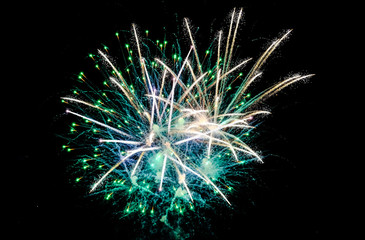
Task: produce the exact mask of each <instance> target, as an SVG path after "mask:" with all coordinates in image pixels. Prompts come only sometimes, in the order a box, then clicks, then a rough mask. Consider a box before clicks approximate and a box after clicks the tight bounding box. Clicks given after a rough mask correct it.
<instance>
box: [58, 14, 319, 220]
mask: <svg viewBox="0 0 365 240" xmlns="http://www.w3.org/2000/svg"><path fill="white" fill-rule="evenodd" d="M241 18H242V9H240V10H238V11H237V10H236V9H234V10H233V12H232V15H231V18H230V25H229V29H228V32H227V33H224V32H223V31H219V32H218V34H217V35H216V38H215V39H214V42H213V43H212V44H211V47H210V48H209V49H208V50H206V51H205V52H204V54H203V55H201V54H199V52H200V51H199V50H198V49H197V47H196V43H195V40H194V35H193V33H192V31H191V26H190V22H189V21H188V20H187V19H184V27H185V30H186V37H187V39H188V40H189V42H190V46H188V47H187V48H186V52H184V51H183V49H182V48H181V47H180V44H179V41H178V39H176V40H175V43H173V44H172V46H171V47H169V44H168V43H167V41H162V42H159V41H158V42H153V43H148V41H143V40H142V39H143V37H141V35H140V33H139V31H138V30H137V29H136V26H135V25H132V30H131V34H132V36H133V44H131V45H129V44H125V48H126V50H127V53H128V57H127V59H126V62H127V64H126V65H125V66H124V67H120V66H118V65H117V64H116V61H115V60H113V59H112V58H111V57H110V56H109V50H108V48H107V47H104V49H103V50H98V52H97V54H95V55H94V54H90V58H92V60H93V61H95V67H96V68H97V69H98V70H100V71H101V72H102V74H103V76H104V80H103V82H102V83H103V90H101V88H100V87H98V84H93V83H92V82H91V81H90V80H89V79H88V78H87V76H86V74H84V73H83V72H81V73H80V74H79V76H78V80H79V81H80V82H81V83H82V85H83V87H82V88H77V89H75V90H74V91H73V94H72V95H70V96H67V97H62V102H64V103H65V104H67V110H66V112H67V113H68V114H69V115H73V116H74V117H75V119H77V120H75V121H76V122H74V123H72V126H71V130H70V136H69V137H68V142H67V144H65V145H64V146H63V149H64V150H65V151H68V152H71V151H73V150H75V151H73V152H75V156H76V158H77V163H76V168H75V169H76V170H74V173H75V174H76V175H77V177H76V180H75V181H76V182H78V183H82V182H83V183H85V184H89V189H90V190H89V191H90V194H98V195H100V196H103V197H104V198H105V199H106V200H113V201H114V202H116V203H118V204H119V205H121V204H123V206H124V209H123V210H122V211H120V212H121V215H122V216H126V215H129V214H131V213H138V214H142V215H144V216H147V215H148V216H152V217H153V218H154V219H157V220H156V221H159V222H163V223H165V224H166V225H167V226H172V225H173V224H172V223H171V222H172V220H170V219H176V218H178V217H176V216H180V215H181V216H182V215H185V214H187V213H188V212H196V211H197V209H198V208H205V207H209V206H211V205H212V204H213V203H220V204H225V205H227V206H230V205H231V202H230V197H229V196H230V194H232V190H233V189H234V188H235V184H236V183H235V182H234V180H233V179H231V178H230V176H234V175H240V174H241V173H242V172H243V171H244V165H245V164H247V163H249V162H258V163H262V162H263V160H262V157H261V156H260V154H259V152H257V151H255V150H254V148H253V147H252V146H251V144H250V141H249V134H250V132H251V131H252V130H253V129H254V128H255V123H257V121H256V119H257V118H258V117H260V116H263V115H267V114H270V112H269V111H267V110H263V109H259V107H258V104H257V103H259V102H261V101H262V100H263V99H266V98H268V97H270V96H272V95H273V94H275V93H277V92H278V91H280V90H282V89H283V88H285V87H287V86H289V85H291V84H293V83H296V82H298V81H300V80H304V79H307V78H309V77H311V76H312V75H300V74H297V75H291V76H290V77H288V78H286V79H284V80H282V81H280V82H278V83H276V84H275V85H273V86H271V87H269V88H267V89H266V90H264V91H262V92H260V93H258V94H257V95H255V96H251V94H250V93H249V92H248V90H249V89H250V87H251V85H252V83H254V82H255V81H256V80H258V79H259V78H260V77H261V75H262V72H261V68H262V66H263V64H264V63H265V61H266V60H267V59H268V57H269V56H270V55H271V54H272V53H273V51H274V50H275V49H276V48H277V47H278V46H279V44H280V43H281V42H282V41H283V40H284V39H286V38H287V37H288V35H289V34H290V32H291V30H289V31H286V32H285V33H284V34H283V35H282V36H280V37H279V38H278V39H276V40H274V41H273V42H272V43H271V45H270V46H269V47H268V48H267V49H266V51H264V53H263V54H262V55H261V56H260V57H259V58H258V59H257V60H256V61H253V59H251V58H249V59H244V60H242V61H236V60H235V59H234V52H235V47H236V44H235V43H236V36H237V31H238V27H239V24H240V21H241ZM116 35H117V38H118V41H119V40H120V39H119V34H116ZM146 35H148V31H146ZM147 39H148V38H147ZM149 45H153V46H152V47H153V48H156V49H157V50H158V54H157V55H156V56H153V57H151V48H150V47H148V46H149ZM247 65H251V66H252V67H251V69H250V70H249V71H248V73H247V74H246V75H244V74H242V73H240V70H242V69H243V68H244V67H246V66H247Z"/></svg>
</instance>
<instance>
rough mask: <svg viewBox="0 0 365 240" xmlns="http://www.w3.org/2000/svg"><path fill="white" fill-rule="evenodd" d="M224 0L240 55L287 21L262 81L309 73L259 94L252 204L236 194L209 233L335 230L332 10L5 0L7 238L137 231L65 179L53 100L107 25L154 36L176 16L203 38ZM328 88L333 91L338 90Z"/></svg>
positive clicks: (109, 37) (217, 20)
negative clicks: (263, 113) (263, 110)
mask: <svg viewBox="0 0 365 240" xmlns="http://www.w3.org/2000/svg"><path fill="white" fill-rule="evenodd" d="M233 7H243V8H244V13H245V15H244V23H243V24H242V26H241V33H240V37H239V38H238V40H237V42H239V41H242V43H247V45H248V46H252V48H246V49H245V48H243V49H245V50H246V51H247V56H251V57H256V58H257V57H258V54H259V53H261V52H262V51H263V50H264V46H267V44H268V43H269V42H270V40H271V39H274V38H276V37H277V36H278V35H279V34H280V33H282V32H283V30H286V29H291V28H293V29H294V31H293V33H292V35H291V37H290V39H289V40H288V41H286V42H285V43H284V44H283V45H282V46H281V47H280V48H279V50H278V53H277V54H274V57H273V58H272V59H271V61H270V60H269V61H268V64H266V66H267V67H265V71H266V70H267V71H268V72H269V73H268V75H265V77H264V78H266V77H277V78H276V79H279V77H284V76H287V75H288V74H289V73H295V72H301V73H315V74H316V76H315V77H313V78H312V79H311V80H310V81H308V82H307V83H305V84H298V85H297V86H296V87H294V88H292V89H291V90H289V91H287V90H286V91H285V92H284V94H283V95H282V96H279V97H278V98H277V99H275V100H270V101H269V102H268V104H269V105H270V106H272V107H273V108H272V110H273V114H272V115H271V116H270V117H269V118H267V119H266V120H265V122H264V123H263V124H262V126H263V127H262V128H261V129H260V130H262V131H263V134H262V136H261V137H260V138H259V141H258V148H259V149H263V150H265V152H267V153H271V154H274V155H275V156H277V157H273V156H271V157H270V156H269V157H268V158H267V159H266V160H265V162H266V163H265V164H264V165H262V166H258V172H259V174H260V176H261V178H262V181H263V182H264V183H265V184H264V186H263V187H257V189H254V190H253V193H251V195H252V199H254V202H255V203H254V204H251V205H247V204H246V203H245V201H246V200H245V199H242V207H244V209H243V210H242V211H240V212H239V213H237V214H236V215H234V216H233V217H232V219H231V220H230V221H228V222H222V223H219V218H217V219H214V220H213V226H214V229H215V231H216V238H217V239H221V238H233V236H238V237H236V239H246V238H247V237H248V239H251V237H254V236H267V237H284V236H289V237H292V238H294V239H296V238H297V237H300V236H306V237H315V236H327V235H330V234H331V235H332V234H335V235H336V234H337V233H339V232H340V231H342V230H343V229H341V228H337V227H335V226H336V224H338V222H339V221H340V220H338V216H339V215H340V214H341V212H342V211H343V210H341V208H340V207H339V205H340V203H339V198H340V197H339V195H342V194H343V193H341V191H343V190H342V188H341V186H339V182H340V181H339V180H338V176H337V175H336V173H335V172H333V171H332V170H331V169H332V168H331V165H334V164H337V160H338V159H337V158H338V156H337V153H334V151H333V148H335V147H333V145H332V144H331V143H332V142H334V138H336V137H337V134H334V133H332V132H333V131H332V130H333V128H332V127H333V126H334V123H333V122H332V121H331V120H330V119H332V117H333V115H334V113H333V110H334V107H333V101H335V100H334V99H333V98H331V97H330V94H334V92H335V91H336V90H334V89H333V88H332V86H333V85H336V83H337V82H338V81H340V80H339V79H338V77H336V75H335V74H334V73H333V72H334V70H336V69H334V68H336V65H334V62H336V58H338V57H339V56H341V54H342V52H341V51H343V50H342V49H341V48H340V47H338V46H339V42H340V41H341V40H340V39H339V38H338V36H340V35H343V34H345V33H344V30H343V29H342V28H341V27H340V26H341V20H340V18H339V13H340V11H339V9H340V7H341V6H337V5H325V4H322V5H321V4H318V3H316V1H300V2H298V1H291V2H290V3H288V2H284V1H270V2H269V3H263V2H261V1H232V0H225V1H221V2H217V3H211V1H202V0H195V1H191V0H187V1H167V0H166V1H128V2H124V1H99V2H96V1H91V2H89V1H86V2H81V1H78V2H73V1H69V2H68V1H49V2H48V3H44V4H37V3H28V4H25V5H24V4H21V3H18V5H17V4H14V6H11V7H9V8H11V9H10V10H11V11H12V12H13V14H12V15H13V17H14V19H15V20H16V22H15V23H12V24H13V25H12V26H14V27H13V28H12V29H11V33H10V34H9V35H10V36H11V38H10V41H11V43H12V45H11V46H15V47H9V48H11V51H12V57H11V60H10V61H11V65H12V68H9V69H8V70H9V71H11V72H12V73H13V75H14V76H15V77H12V78H11V81H10V83H11V86H9V87H7V90H9V89H12V90H11V91H12V92H13V93H12V95H11V96H12V98H13V99H14V101H11V103H9V104H8V106H10V110H9V111H10V112H8V113H9V114H8V116H10V118H9V119H8V123H10V124H11V125H10V126H11V127H10V126H9V125H7V126H9V128H11V129H12V130H11V136H10V141H9V142H11V145H10V146H9V147H8V148H7V151H9V152H11V155H10V159H8V160H7V162H8V163H10V168H9V169H10V171H9V172H10V174H11V177H10V178H9V181H10V185H11V194H9V195H10V196H9V197H8V198H10V200H11V205H10V206H11V208H12V211H11V217H10V223H11V225H12V227H13V228H11V230H12V232H13V234H14V236H19V237H41V238H47V239H53V238H55V237H65V238H69V239H74V238H79V239H86V238H88V239H96V238H101V237H103V238H105V239H128V238H133V236H134V233H133V232H134V231H137V230H136V229H134V230H133V225H131V224H129V225H128V224H120V222H119V221H116V220H115V218H113V217H112V214H111V213H108V207H107V206H104V205H103V204H98V203H94V202H89V200H85V199H83V197H82V196H83V195H84V193H83V192H77V191H75V190H74V189H73V188H72V186H71V185H70V184H68V176H67V174H66V173H65V169H66V165H67V164H66V163H65V159H64V158H63V156H62V154H60V150H61V145H62V141H61V140H60V139H58V138H56V136H55V135H56V134H57V133H60V132H61V133H62V131H63V127H64V126H66V125H67V120H66V118H65V117H64V116H63V113H64V107H63V106H62V105H61V104H60V101H59V97H61V96H65V95H67V94H68V93H69V89H71V88H72V86H73V81H74V80H73V79H74V78H75V75H76V74H78V73H79V72H80V71H82V70H83V69H84V68H85V66H86V65H87V64H92V63H91V62H89V60H88V59H87V55H88V54H89V53H90V52H95V50H96V49H97V48H100V46H101V44H102V43H105V44H107V43H109V42H113V41H114V43H115V42H116V39H115V35H114V34H115V32H116V31H119V30H129V29H130V24H131V23H136V24H138V25H139V26H140V29H141V30H144V29H149V31H150V34H155V33H156V35H158V34H157V33H160V34H159V35H158V36H156V38H158V37H159V36H162V33H163V31H162V27H163V26H166V27H167V29H168V30H169V29H172V31H173V30H175V28H174V26H176V15H175V13H177V16H178V22H177V23H178V24H180V26H181V23H182V19H183V17H188V18H189V19H190V20H191V21H192V23H193V24H194V26H199V27H200V29H201V30H200V31H199V33H198V36H196V40H205V41H206V42H205V44H206V45H205V46H207V44H208V43H209V41H208V39H205V38H204V37H203V36H206V34H210V29H211V27H212V28H213V29H214V31H213V33H215V32H216V31H217V30H219V29H221V28H222V27H224V26H227V25H228V22H227V19H228V14H229V13H230V11H231V10H232V9H233ZM342 10H343V9H342ZM224 21H226V22H224ZM212 22H213V25H212V26H211V23H212ZM208 36H209V37H211V35H208ZM151 38H152V39H153V38H154V37H152V36H151ZM238 44H240V43H238ZM202 45H203V46H204V44H202ZM5 47H7V46H5ZM334 48H337V49H336V51H334V50H333V49H334ZM245 56H246V55H244V57H245ZM13 68H14V69H13ZM4 93H6V92H4ZM335 94H336V95H337V94H338V95H339V97H341V93H340V92H335ZM15 100H17V101H15ZM338 101H339V100H338ZM14 129H15V133H14ZM65 129H67V128H65ZM337 133H338V132H337ZM335 188H336V194H335V193H334V191H333V190H334V189H335ZM237 204H238V205H240V203H239V202H238V203H237ZM337 204H338V205H337ZM334 206H337V207H334ZM131 228H132V229H131ZM237 234H238V235H237ZM198 237H202V236H199V235H198Z"/></svg>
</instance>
